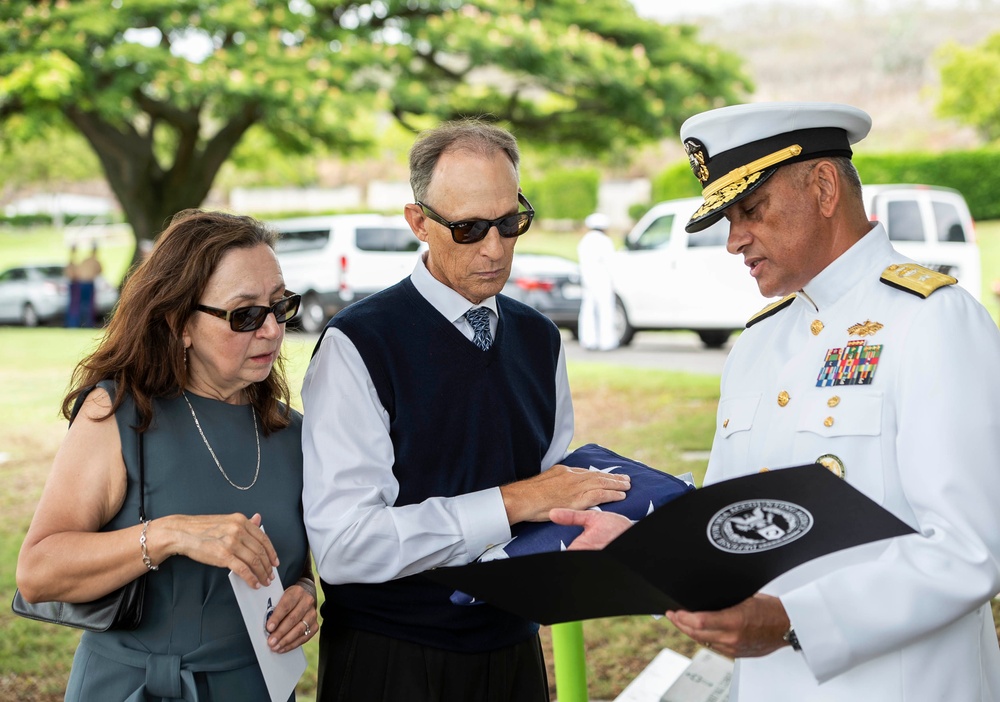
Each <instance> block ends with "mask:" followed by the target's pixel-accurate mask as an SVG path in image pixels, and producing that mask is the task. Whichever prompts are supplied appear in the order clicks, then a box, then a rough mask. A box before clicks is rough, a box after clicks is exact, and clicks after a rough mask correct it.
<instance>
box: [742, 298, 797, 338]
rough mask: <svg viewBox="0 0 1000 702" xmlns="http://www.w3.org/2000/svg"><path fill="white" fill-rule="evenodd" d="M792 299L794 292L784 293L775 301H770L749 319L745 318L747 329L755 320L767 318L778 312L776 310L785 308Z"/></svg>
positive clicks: (779, 310)
mask: <svg viewBox="0 0 1000 702" xmlns="http://www.w3.org/2000/svg"><path fill="white" fill-rule="evenodd" d="M794 299H795V293H792V294H791V295H786V296H785V297H783V298H781V299H780V300H778V301H777V302H772V303H771V304H770V305H768V306H767V307H765V308H764V309H762V310H761V311H760V312H758V313H757V314H755V315H754V316H753V317H751V318H750V319H749V320H747V329H749V328H750V327H752V326H753V325H754V324H756V323H757V322H759V321H761V320H764V319H767V318H768V317H770V316H771V315H773V314H778V312H781V310H783V309H785V308H786V307H788V306H789V305H790V304H792V300H794Z"/></svg>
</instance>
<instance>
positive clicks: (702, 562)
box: [426, 444, 914, 624]
mask: <svg viewBox="0 0 1000 702" xmlns="http://www.w3.org/2000/svg"><path fill="white" fill-rule="evenodd" d="M563 463H564V464H565V465H570V466H579V467H593V469H598V470H600V469H603V470H612V469H614V468H617V469H618V470H619V471H625V472H629V474H630V475H632V489H630V490H629V492H628V496H627V497H626V500H625V501H624V502H622V503H609V504H608V505H602V507H601V509H605V510H613V511H617V512H619V513H621V514H625V515H626V516H629V517H630V518H632V519H633V520H634V519H637V518H639V517H641V518H639V521H638V522H637V523H636V524H635V525H634V526H633V527H631V528H630V529H628V530H626V531H625V533H624V534H622V535H621V536H619V537H618V538H617V539H615V540H614V541H612V542H611V543H610V544H609V545H608V546H607V547H606V548H604V549H603V550H601V551H565V550H560V549H562V548H564V547H565V546H566V545H568V544H569V543H570V542H571V541H572V539H573V538H575V536H576V535H578V534H579V533H581V529H580V528H579V527H568V526H559V525H555V524H551V523H547V524H531V525H523V526H522V525H517V527H521V529H518V528H517V527H515V529H512V533H514V534H518V532H519V531H520V532H521V533H520V535H518V536H517V538H515V539H514V541H513V542H511V544H514V543H516V542H517V541H518V539H521V540H522V542H523V543H527V542H529V541H531V542H532V543H531V546H530V550H531V552H529V553H525V554H524V555H518V553H519V550H518V549H517V548H514V547H512V546H511V545H508V546H507V547H506V553H505V554H502V555H503V557H501V558H498V559H495V560H489V561H480V562H475V563H470V564H468V565H465V566H459V567H452V568H438V569H436V570H432V571H428V572H427V573H426V575H427V577H429V578H431V579H433V580H435V581H437V582H440V583H443V584H445V585H447V586H449V587H454V588H456V590H457V591H458V592H457V593H456V595H458V596H459V597H458V598H456V597H453V598H452V599H453V601H455V602H460V601H462V600H461V593H467V595H470V596H471V597H469V598H467V600H466V601H467V602H468V601H473V598H474V600H475V601H480V600H481V601H485V602H488V603H489V604H492V605H494V606H496V607H500V608H501V609H505V610H508V611H510V612H513V613H515V614H518V615H520V616H522V617H524V618H526V619H529V620H532V621H536V622H539V623H541V624H556V623H559V622H567V621H576V620H582V619H594V618H598V617H611V616H621V615H628V614H662V613H663V612H665V611H667V610H673V609H686V610H691V611H700V610H717V609H723V608H725V607H729V606H732V605H735V604H737V603H739V602H741V601H743V600H744V599H746V598H747V597H749V596H751V595H753V594H754V593H756V592H757V591H758V590H760V588H761V587H762V586H764V585H765V584H767V583H768V582H770V581H771V580H773V579H774V578H776V577H777V576H779V575H781V574H782V573H784V572H785V571H787V570H790V569H791V568H793V567H795V566H797V565H799V564H801V563H804V562H806V561H809V560H812V559H813V558H817V557H819V556H822V555H825V554H827V553H831V552H833V551H839V550H841V549H844V548H848V547H851V546H857V545H860V544H864V543H868V542H871V541H878V540H880V539H886V538H889V537H893V536H902V535H905V534H910V533H914V530H913V529H912V528H911V527H910V526H908V525H907V524H905V523H904V522H902V521H900V520H899V519H898V518H897V517H895V516H894V515H892V514H891V513H889V512H888V511H886V510H885V509H883V508H882V507H880V506H879V505H878V504H876V503H875V502H873V501H872V500H870V499H869V498H868V497H866V496H865V495H863V494H862V493H860V492H859V491H858V490H857V489H855V488H853V487H851V485H849V484H848V483H846V482H845V481H843V480H841V479H840V478H838V477H836V476H835V475H833V474H832V473H831V472H830V471H829V470H827V469H826V468H824V467H822V466H820V465H818V464H811V465H804V466H797V467H794V468H785V469H781V470H772V471H769V472H766V473H758V474H755V475H749V476H746V477H742V478H735V479H733V480H726V481H723V482H720V483H716V484H714V485H710V486H708V487H704V488H701V489H699V490H693V489H692V490H688V489H678V488H677V486H674V485H669V484H664V483H662V482H660V481H659V480H658V479H654V480H652V481H651V482H649V485H648V486H647V487H646V488H643V489H641V490H639V491H637V490H636V488H637V487H638V485H639V483H641V479H640V480H637V476H640V475H642V474H643V473H644V471H653V473H656V474H658V475H659V476H662V477H665V478H668V479H670V480H672V481H676V482H680V481H678V480H677V479H676V478H673V477H672V476H666V475H665V474H662V473H659V471H655V470H654V469H652V468H649V467H648V466H644V465H643V464H641V463H638V462H636V461H632V460H630V459H627V458H624V457H622V456H618V455H617V454H614V453H613V452H611V451H608V450H607V449H604V448H602V447H600V446H596V445H594V444H588V445H587V446H584V447H582V448H580V449H578V450H577V451H574V452H573V453H572V454H570V455H569V456H567V458H566V459H565V460H564V461H563ZM611 464H620V466H619V465H615V466H612V465H611ZM609 466H610V467H609ZM650 476H652V474H650ZM633 493H635V494H633ZM647 493H651V494H647ZM664 494H665V495H666V498H664V497H663V495H664ZM650 500H652V501H653V506H654V507H655V509H654V510H653V511H652V513H651V514H649V515H648V516H642V515H641V514H640V515H637V516H633V515H632V514H629V510H635V509H640V510H642V509H647V507H646V505H647V503H648V502H649V501H650ZM625 503H630V504H628V505H626V504H625ZM614 505H618V507H613V506H614ZM456 606H463V605H456ZM464 606H475V605H474V604H471V605H470V604H465V605H464Z"/></svg>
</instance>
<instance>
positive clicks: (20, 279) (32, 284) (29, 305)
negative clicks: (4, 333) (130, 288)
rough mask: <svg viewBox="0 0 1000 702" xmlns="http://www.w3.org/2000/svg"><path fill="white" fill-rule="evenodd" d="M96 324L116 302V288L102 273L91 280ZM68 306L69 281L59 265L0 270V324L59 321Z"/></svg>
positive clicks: (30, 325) (34, 324) (34, 323)
mask: <svg viewBox="0 0 1000 702" xmlns="http://www.w3.org/2000/svg"><path fill="white" fill-rule="evenodd" d="M94 299H95V306H96V316H97V319H98V323H100V320H101V319H103V318H104V316H105V315H107V314H109V313H110V312H111V310H112V309H113V308H114V306H115V303H116V302H118V290H116V289H115V288H114V286H112V285H111V284H109V283H108V281H107V280H105V279H104V277H103V276H98V277H97V279H96V280H95V281H94ZM68 307H69V281H68V280H67V279H66V276H65V275H63V266H62V265H36V266H19V267H17V268H9V269H7V270H5V271H3V272H2V273H0V323H2V324H23V325H24V326H26V327H37V326H38V325H39V324H45V323H51V322H56V321H60V320H62V319H64V318H65V316H66V309H67V308H68Z"/></svg>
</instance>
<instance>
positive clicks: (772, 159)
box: [701, 144, 802, 201]
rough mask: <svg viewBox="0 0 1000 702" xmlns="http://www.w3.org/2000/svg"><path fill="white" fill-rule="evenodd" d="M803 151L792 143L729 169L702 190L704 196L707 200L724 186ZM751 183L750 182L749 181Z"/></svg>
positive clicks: (726, 186)
mask: <svg viewBox="0 0 1000 702" xmlns="http://www.w3.org/2000/svg"><path fill="white" fill-rule="evenodd" d="M801 153H802V147H801V146H799V145H798V144H792V145H791V146H789V147H786V148H784V149H781V150H780V151H775V152H774V153H773V154H768V155H767V156H764V157H762V158H759V159H757V160H756V161H752V162H750V163H748V164H746V165H745V166H740V167H739V168H734V169H733V170H731V171H729V173H727V174H726V175H724V176H722V177H721V178H719V179H718V180H716V181H715V182H714V183H712V184H711V185H709V186H707V187H706V188H705V189H704V190H702V191H701V194H702V196H703V197H704V198H705V200H706V201H707V200H708V198H709V197H711V196H712V195H714V194H715V193H716V192H718V191H720V190H722V189H723V188H728V187H729V186H731V185H733V184H734V183H737V182H739V181H741V180H743V179H745V178H747V177H748V176H751V175H754V174H756V173H759V172H760V171H763V170H764V169H766V168H770V167H771V166H776V165H778V164H779V163H781V162H782V161H787V160H788V159H790V158H795V157H796V156H798V155H799V154H801ZM748 184H749V183H748Z"/></svg>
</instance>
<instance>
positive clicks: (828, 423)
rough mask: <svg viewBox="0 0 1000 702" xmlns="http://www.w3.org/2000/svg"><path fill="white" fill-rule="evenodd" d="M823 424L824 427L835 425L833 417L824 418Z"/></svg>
mask: <svg viewBox="0 0 1000 702" xmlns="http://www.w3.org/2000/svg"><path fill="white" fill-rule="evenodd" d="M823 426H824V427H832V426H833V417H827V418H826V419H824V420H823Z"/></svg>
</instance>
